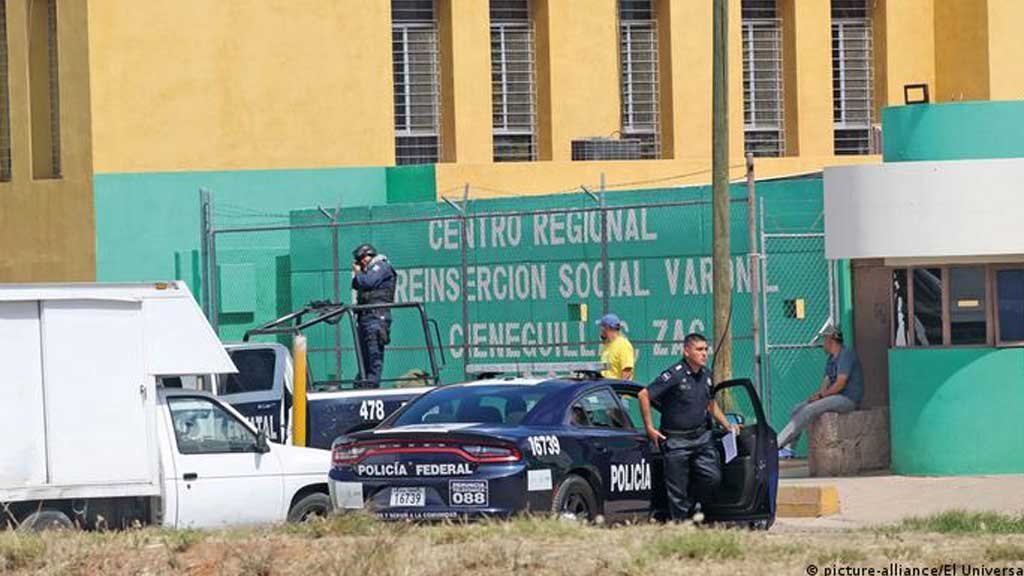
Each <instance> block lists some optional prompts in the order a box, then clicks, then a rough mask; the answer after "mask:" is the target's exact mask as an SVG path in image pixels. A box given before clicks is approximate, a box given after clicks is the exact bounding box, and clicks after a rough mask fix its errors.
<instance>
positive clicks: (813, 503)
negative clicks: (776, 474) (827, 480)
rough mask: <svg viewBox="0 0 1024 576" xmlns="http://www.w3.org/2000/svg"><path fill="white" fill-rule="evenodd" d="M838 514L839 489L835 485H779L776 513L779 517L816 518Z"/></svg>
mask: <svg viewBox="0 0 1024 576" xmlns="http://www.w3.org/2000/svg"><path fill="white" fill-rule="evenodd" d="M835 514H839V490H837V489H836V487H835V486H832V485H828V486H779V494H778V498H777V499H776V515H777V516H778V517H779V518H817V517H819V516H833V515H835Z"/></svg>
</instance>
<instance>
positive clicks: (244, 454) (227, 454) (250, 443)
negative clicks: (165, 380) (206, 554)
mask: <svg viewBox="0 0 1024 576" xmlns="http://www.w3.org/2000/svg"><path fill="white" fill-rule="evenodd" d="M167 405H168V408H169V413H170V414H169V418H170V425H171V429H172V431H173V438H174V442H173V444H174V447H175V449H176V451H175V453H174V455H173V459H174V469H175V485H174V487H173V488H172V487H171V486H168V487H167V490H171V489H174V490H176V493H177V508H178V510H177V512H178V514H177V517H178V527H181V528H183V527H195V528H206V527H214V526H221V525H225V524H255V523H265V522H277V521H281V520H283V519H284V517H285V512H284V505H285V503H284V477H283V475H282V470H281V463H280V460H279V459H278V457H277V455H276V454H275V453H274V452H265V451H262V450H261V449H260V446H259V442H258V437H257V433H256V432H254V431H253V430H252V429H251V428H250V427H249V426H246V425H245V424H244V423H243V422H242V421H241V420H239V419H238V418H237V417H236V416H235V415H234V414H232V413H231V412H230V411H229V410H227V409H225V408H224V407H223V406H221V405H220V404H219V403H217V402H216V401H214V400H212V399H211V398H207V397H203V396H191V395H177V394H175V395H170V396H168V397H167Z"/></svg>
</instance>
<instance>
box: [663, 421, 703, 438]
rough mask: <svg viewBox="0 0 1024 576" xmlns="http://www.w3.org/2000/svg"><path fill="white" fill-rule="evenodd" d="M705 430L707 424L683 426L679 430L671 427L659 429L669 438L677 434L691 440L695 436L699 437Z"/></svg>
mask: <svg viewBox="0 0 1024 576" xmlns="http://www.w3.org/2000/svg"><path fill="white" fill-rule="evenodd" d="M707 431H708V427H707V425H706V424H701V425H700V426H694V427H693V428H683V429H681V430H673V429H670V428H663V429H662V430H661V433H662V434H664V435H665V436H667V437H669V438H671V437H673V436H678V437H681V438H685V439H687V440H693V439H695V438H700V437H701V436H702V435H703V434H704V433H705V432H707Z"/></svg>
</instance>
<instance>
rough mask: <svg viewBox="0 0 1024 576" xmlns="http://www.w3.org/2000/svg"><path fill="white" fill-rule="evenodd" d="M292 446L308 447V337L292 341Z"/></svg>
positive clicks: (298, 335)
mask: <svg viewBox="0 0 1024 576" xmlns="http://www.w3.org/2000/svg"><path fill="white" fill-rule="evenodd" d="M292 367H293V368H292V369H293V370H294V371H295V374H294V375H293V377H292V388H293V390H292V444H293V445H295V446H305V445H306V337H305V336H303V335H302V334H296V335H295V338H294V339H292Z"/></svg>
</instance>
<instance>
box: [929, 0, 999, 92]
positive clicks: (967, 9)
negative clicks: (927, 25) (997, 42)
mask: <svg viewBox="0 0 1024 576" xmlns="http://www.w3.org/2000/svg"><path fill="white" fill-rule="evenodd" d="M1011 1H1015V0H1011ZM986 6H987V0H940V1H938V2H936V3H935V39H936V43H935V85H936V88H935V96H934V97H933V98H932V100H933V101H935V102H951V101H952V102H956V101H960V100H988V99H989V66H988V10H987V8H986Z"/></svg>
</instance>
